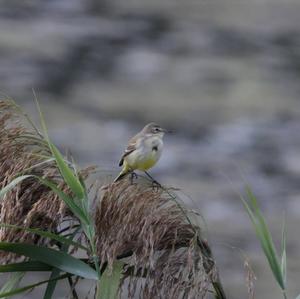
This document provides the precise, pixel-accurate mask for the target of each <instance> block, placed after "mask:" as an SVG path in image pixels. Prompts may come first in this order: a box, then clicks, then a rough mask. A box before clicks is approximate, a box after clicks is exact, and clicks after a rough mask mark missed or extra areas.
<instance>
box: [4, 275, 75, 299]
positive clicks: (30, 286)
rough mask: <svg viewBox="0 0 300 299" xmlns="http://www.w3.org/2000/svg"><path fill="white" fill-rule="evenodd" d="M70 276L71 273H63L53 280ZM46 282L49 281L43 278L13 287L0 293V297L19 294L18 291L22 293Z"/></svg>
mask: <svg viewBox="0 0 300 299" xmlns="http://www.w3.org/2000/svg"><path fill="white" fill-rule="evenodd" d="M70 276H71V274H63V275H61V276H59V277H56V278H55V279H53V280H56V281H57V280H62V279H65V278H68V277H70ZM47 282H49V280H43V281H40V282H38V283H34V284H30V285H27V286H25V287H22V288H19V289H13V290H12V291H8V292H5V293H0V298H5V297H11V296H14V295H17V294H20V293H24V292H26V291H29V290H32V289H34V288H36V287H38V286H40V285H43V284H45V283H47Z"/></svg>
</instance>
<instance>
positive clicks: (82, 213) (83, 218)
mask: <svg viewBox="0 0 300 299" xmlns="http://www.w3.org/2000/svg"><path fill="white" fill-rule="evenodd" d="M36 178H37V179H38V180H40V181H41V182H42V183H43V184H44V185H46V186H48V187H49V188H51V189H52V191H53V192H55V193H56V194H57V195H58V196H59V197H60V198H61V199H62V200H63V201H64V202H65V204H66V205H67V206H68V207H69V208H70V210H71V211H72V212H73V214H74V215H75V216H77V217H78V218H79V219H80V221H81V222H83V223H85V224H89V223H90V220H89V219H88V217H87V216H86V214H85V211H84V210H82V208H80V207H79V206H78V205H77V204H76V203H75V201H74V200H73V199H72V198H71V197H69V196H68V195H67V194H66V193H65V192H63V191H62V190H60V189H59V188H58V187H57V186H56V185H55V184H54V183H52V182H51V181H49V180H46V179H43V178H41V177H38V176H36Z"/></svg>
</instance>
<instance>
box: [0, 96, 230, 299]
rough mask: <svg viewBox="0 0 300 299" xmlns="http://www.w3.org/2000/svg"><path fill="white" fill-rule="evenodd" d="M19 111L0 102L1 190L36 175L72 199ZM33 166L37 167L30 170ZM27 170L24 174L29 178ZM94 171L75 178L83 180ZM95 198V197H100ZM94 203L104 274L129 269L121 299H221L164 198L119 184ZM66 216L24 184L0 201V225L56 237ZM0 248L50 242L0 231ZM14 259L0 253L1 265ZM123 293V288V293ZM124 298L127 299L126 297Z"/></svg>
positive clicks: (207, 258) (191, 234) (213, 275)
mask: <svg viewBox="0 0 300 299" xmlns="http://www.w3.org/2000/svg"><path fill="white" fill-rule="evenodd" d="M20 119H21V118H20V114H19V112H18V109H15V106H14V105H13V104H12V103H11V102H7V101H0V188H3V187H4V186H6V185H7V184H8V183H9V182H11V181H12V180H13V179H14V178H15V177H16V175H19V174H35V175H38V176H41V177H44V178H47V179H50V180H52V181H54V182H56V183H57V184H58V186H59V188H60V189H62V190H63V191H65V192H66V193H69V194H70V193H71V192H70V190H69V189H68V187H67V185H66V184H65V182H64V181H63V179H62V177H61V175H60V173H59V171H58V169H57V167H56V166H55V164H54V163H47V164H43V165H38V166H36V165H37V164H39V163H40V162H43V161H44V159H45V158H44V157H42V156H49V155H50V153H49V150H48V147H47V146H46V145H45V143H44V140H43V138H42V136H40V134H39V133H38V132H37V131H34V130H29V129H27V128H25V127H24V126H23V125H22V122H21V120H20ZM33 166H35V167H33ZM28 169H29V170H28ZM91 170H92V169H91V168H88V169H86V170H83V171H81V175H82V176H83V177H84V178H86V177H87V176H88V175H89V173H90V171H91ZM98 191H99V190H98ZM100 192H101V194H100V196H99V194H98V192H96V196H95V199H96V200H95V204H96V205H95V213H94V220H95V231H96V245H97V254H98V256H99V259H100V261H101V262H102V263H101V268H102V271H103V270H104V269H105V268H106V267H107V266H108V268H109V269H112V267H113V263H114V261H115V260H116V259H120V258H124V257H127V260H126V263H127V264H128V266H127V269H126V272H125V276H124V280H123V286H122V287H121V288H120V295H122V296H123V297H126V298H137V297H139V298H144V299H148V298H149V299H150V298H151V299H152V298H164V299H168V298H170V299H171V298H204V297H205V296H206V294H207V292H208V290H209V288H210V287H211V286H213V287H214V289H215V290H217V292H218V293H219V297H218V298H225V295H224V294H223V290H222V286H221V284H220V283H219V280H218V273H217V270H216V266H215V262H214V259H213V257H212V255H211V252H210V248H209V247H208V245H207V243H206V242H205V240H203V239H202V238H201V232H200V229H199V227H197V226H195V225H193V224H192V223H190V222H189V221H187V218H186V214H185V212H183V209H182V207H181V206H179V205H178V204H177V203H176V202H175V201H174V199H173V198H171V197H170V194H169V193H168V192H167V191H166V190H165V189H162V188H158V190H154V189H153V188H152V186H151V185H149V184H148V185H147V184H143V183H141V182H140V181H138V184H130V182H129V181H128V180H127V179H126V178H125V179H123V180H121V181H119V182H117V183H113V184H109V185H107V186H104V187H102V188H101V190H100ZM66 216H71V219H73V220H74V221H76V218H75V217H73V216H72V215H71V214H70V211H68V209H67V208H66V206H65V204H64V203H63V202H62V201H61V200H60V199H59V198H58V196H57V195H55V194H54V193H53V192H52V191H51V190H50V189H49V188H48V187H45V186H44V185H42V184H41V183H40V182H39V181H37V180H35V179H33V178H28V179H26V180H24V181H23V182H22V183H20V184H18V186H16V187H15V188H13V189H12V190H11V191H10V192H8V193H7V194H6V195H5V196H4V198H2V200H0V223H5V224H13V225H18V226H22V227H28V228H29V227H30V228H39V229H42V230H48V231H54V232H56V231H57V230H58V229H59V228H60V226H61V224H62V222H63V221H64V219H65V217H66ZM0 241H5V242H25V243H31V244H43V245H46V246H51V244H50V242H49V240H46V239H45V238H42V237H40V236H37V235H34V234H32V233H28V232H25V231H23V230H12V229H10V228H0ZM16 257H17V256H16V255H13V254H9V253H6V252H1V251H0V263H6V262H9V261H12V260H13V259H15V258H16ZM125 286H127V288H126V287H125ZM124 294H125V295H124Z"/></svg>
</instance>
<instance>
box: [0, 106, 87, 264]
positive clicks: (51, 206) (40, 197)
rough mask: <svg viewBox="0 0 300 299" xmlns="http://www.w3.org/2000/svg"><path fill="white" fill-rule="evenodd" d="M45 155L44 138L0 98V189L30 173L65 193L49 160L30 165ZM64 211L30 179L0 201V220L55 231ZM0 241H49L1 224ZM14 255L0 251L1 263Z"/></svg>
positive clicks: (46, 149)
mask: <svg viewBox="0 0 300 299" xmlns="http://www.w3.org/2000/svg"><path fill="white" fill-rule="evenodd" d="M49 155H50V153H49V150H48V147H47V146H46V145H45V141H44V139H43V138H42V137H41V136H39V134H38V133H37V132H35V131H34V130H30V129H27V128H25V127H24V126H23V125H22V116H21V114H20V113H19V111H18V109H16V107H15V106H14V104H13V103H12V102H10V101H0V189H1V188H3V187H4V186H6V185H7V184H8V183H10V182H11V181H12V180H13V179H14V178H15V177H16V176H17V175H20V174H34V175H38V176H41V177H44V178H47V179H50V180H52V181H54V182H56V183H57V184H58V185H59V187H60V188H61V189H62V190H64V191H65V192H67V193H69V190H68V187H67V186H66V184H65V183H64V182H63V180H62V178H61V176H60V173H59V171H58V169H57V167H56V166H55V164H54V163H53V162H52V163H47V164H43V165H38V166H36V167H33V166H35V165H37V164H39V163H41V162H43V161H45V158H43V157H42V156H49ZM32 167H33V168H32ZM30 168H31V169H30ZM87 174H88V172H83V175H87ZM68 214H69V211H68V210H67V208H66V206H65V204H64V203H63V202H62V201H61V200H60V199H59V198H58V196H57V195H55V194H54V193H53V192H52V191H51V190H50V189H49V188H48V187H46V186H44V185H43V184H41V183H40V182H39V181H38V180H36V179H34V178H27V179H25V180H24V181H22V183H20V184H18V185H17V186H16V187H15V188H13V189H12V190H11V191H9V192H8V193H7V194H6V195H5V196H4V197H3V198H2V199H1V200H0V223H5V224H13V225H18V226H22V227H25V228H39V229H42V230H47V231H52V232H55V231H56V230H57V229H58V228H59V226H60V224H61V223H62V221H63V219H64V217H65V216H67V215H68ZM0 241H5V242H24V243H31V244H46V243H47V244H49V240H47V239H45V238H42V237H40V236H37V235H35V234H32V233H29V232H26V231H24V230H16V229H11V228H4V227H2V228H0ZM15 257H16V255H13V254H9V253H6V252H3V251H0V262H1V263H5V262H8V261H11V260H12V259H14V258H15Z"/></svg>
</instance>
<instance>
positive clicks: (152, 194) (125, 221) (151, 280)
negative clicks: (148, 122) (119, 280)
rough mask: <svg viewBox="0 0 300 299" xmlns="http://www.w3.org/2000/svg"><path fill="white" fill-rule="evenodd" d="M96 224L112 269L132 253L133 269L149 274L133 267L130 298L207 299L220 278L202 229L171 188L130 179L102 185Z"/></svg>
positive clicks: (104, 257)
mask: <svg viewBox="0 0 300 299" xmlns="http://www.w3.org/2000/svg"><path fill="white" fill-rule="evenodd" d="M95 225H96V236H97V251H98V255H99V257H100V260H101V261H102V262H106V263H107V265H108V267H109V268H112V267H113V262H114V260H116V259H118V258H122V257H128V256H130V257H131V258H130V262H129V264H131V265H132V267H133V269H134V270H133V272H134V273H136V275H137V276H143V278H142V279H141V277H137V278H132V275H131V274H132V271H128V274H129V277H130V279H128V280H126V279H125V280H124V283H125V284H126V281H127V285H128V288H127V289H126V288H124V287H123V288H122V289H121V290H122V291H123V292H127V296H126V298H136V296H137V295H139V297H140V298H146V299H147V298H149V299H150V298H165V299H167V298H204V297H205V295H206V293H207V291H208V289H209V287H210V284H211V282H216V281H217V273H216V268H215V263H214V261H213V259H212V258H211V255H210V252H209V248H208V246H207V244H206V243H205V242H204V241H203V240H202V239H201V234H200V230H199V228H198V227H196V226H194V225H192V224H191V223H190V222H189V221H188V220H187V218H186V214H185V212H184V211H183V209H182V208H181V207H180V206H179V205H178V203H176V202H175V201H174V198H173V196H172V195H171V194H170V192H168V191H167V190H165V189H162V188H161V189H158V190H154V189H153V186H151V185H149V184H148V185H145V184H142V183H140V182H138V183H137V184H134V185H133V184H131V183H130V182H128V181H127V180H126V179H123V180H122V181H120V182H118V183H113V184H111V185H108V186H106V187H104V188H102V194H101V196H100V199H99V200H98V202H97V207H96V212H95ZM130 269H131V268H130ZM131 270H132V269H131ZM124 289H126V290H124ZM220 292H222V290H220ZM219 298H222V297H219ZM224 298H225V297H224Z"/></svg>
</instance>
